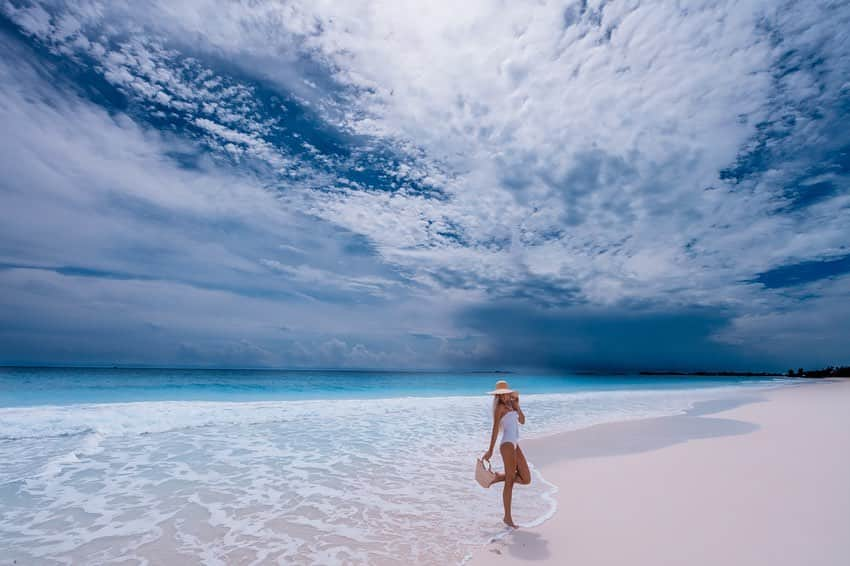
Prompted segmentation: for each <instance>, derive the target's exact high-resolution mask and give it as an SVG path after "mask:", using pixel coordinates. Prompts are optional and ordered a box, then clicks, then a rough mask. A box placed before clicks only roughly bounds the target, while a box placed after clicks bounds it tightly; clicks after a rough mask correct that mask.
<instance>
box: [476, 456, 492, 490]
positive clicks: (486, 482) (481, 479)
mask: <svg viewBox="0 0 850 566" xmlns="http://www.w3.org/2000/svg"><path fill="white" fill-rule="evenodd" d="M484 462H487V464H486V465H485V464H484ZM475 481H477V482H478V483H479V484H480V485H481V487H490V486H491V485H492V484H493V482H494V481H496V472H494V471H493V468H492V467H491V466H490V460H482V459H481V458H478V461H476V462H475Z"/></svg>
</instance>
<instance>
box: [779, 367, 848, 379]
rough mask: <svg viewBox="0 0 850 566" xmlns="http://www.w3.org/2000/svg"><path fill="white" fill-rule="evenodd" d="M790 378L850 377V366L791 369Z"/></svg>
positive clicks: (789, 371)
mask: <svg viewBox="0 0 850 566" xmlns="http://www.w3.org/2000/svg"><path fill="white" fill-rule="evenodd" d="M786 375H787V376H788V377H850V366H829V367H826V368H823V369H806V370H804V369H803V368H799V369H797V371H796V372H795V371H794V370H793V369H789V370H788V373H787V374H786Z"/></svg>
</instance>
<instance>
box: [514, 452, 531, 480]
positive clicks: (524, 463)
mask: <svg viewBox="0 0 850 566" xmlns="http://www.w3.org/2000/svg"><path fill="white" fill-rule="evenodd" d="M516 483H519V484H522V485H528V484H530V483H531V470H530V469H529V467H528V460H526V459H525V454H523V452H522V448H520V447H519V446H517V447H516Z"/></svg>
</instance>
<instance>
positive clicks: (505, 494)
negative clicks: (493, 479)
mask: <svg viewBox="0 0 850 566" xmlns="http://www.w3.org/2000/svg"><path fill="white" fill-rule="evenodd" d="M499 452H501V453H502V461H503V462H504V463H505V487H504V488H503V489H502V503H504V505H505V516H504V517H503V518H502V520H503V521H504V522H505V524H506V525H507V526H509V527H513V528H514V529H515V528H517V527H516V525H515V524H514V519H513V517H511V498H512V497H513V491H514V481H515V480H516V448H514V445H513V444H512V443H510V442H503V443H502V445H501V446H499Z"/></svg>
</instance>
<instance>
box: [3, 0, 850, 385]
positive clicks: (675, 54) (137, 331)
mask: <svg viewBox="0 0 850 566" xmlns="http://www.w3.org/2000/svg"><path fill="white" fill-rule="evenodd" d="M848 30H850V4H848V3H846V2H828V1H819V0H808V1H799V2H783V1H779V0H734V1H732V0H730V1H722V0H693V1H688V2H673V1H668V0H659V1H650V0H631V1H626V0H622V1H621V0H612V1H602V0H586V1H582V0H578V1H575V0H570V1H544V0H540V1H535V2H507V1H505V2H497V1H483V0H482V1H468V2H456V1H437V0H431V1H428V2H421V1H402V0H388V1H365V0H350V1H346V2H340V1H325V0H304V1H300V0H295V1H290V2H284V1H279V2H263V1H260V0H252V1H249V0H244V1H242V2H238V1H225V0H186V1H181V2H174V1H171V0H161V1H157V0H136V1H132V2H129V1H128V2H121V1H117V0H109V1H103V2H100V1H97V0H77V1H74V2H57V1H26V0H0V50H1V51H2V59H0V127H2V137H0V214H1V215H2V222H0V362H3V363H50V364H59V363H75V364H80V363H98V364H101V363H120V364H155V365H172V364H175V365H223V366H277V367H280V366H285V367H387V368H400V367H416V368H429V367H431V368H433V367H500V368H503V367H504V368H507V367H512V368H548V369H623V368H704V367H705V368H768V369H774V368H777V369H781V368H785V367H788V366H789V365H794V366H795V367H796V366H800V365H802V366H807V367H811V366H815V365H821V364H827V363H840V362H843V363H848V362H850V357H848V356H850V32H848Z"/></svg>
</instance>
